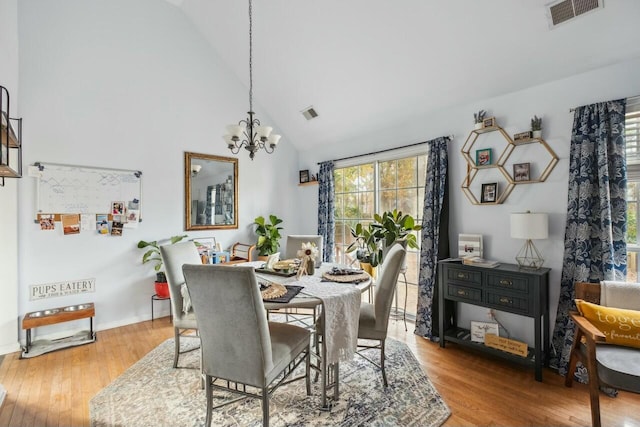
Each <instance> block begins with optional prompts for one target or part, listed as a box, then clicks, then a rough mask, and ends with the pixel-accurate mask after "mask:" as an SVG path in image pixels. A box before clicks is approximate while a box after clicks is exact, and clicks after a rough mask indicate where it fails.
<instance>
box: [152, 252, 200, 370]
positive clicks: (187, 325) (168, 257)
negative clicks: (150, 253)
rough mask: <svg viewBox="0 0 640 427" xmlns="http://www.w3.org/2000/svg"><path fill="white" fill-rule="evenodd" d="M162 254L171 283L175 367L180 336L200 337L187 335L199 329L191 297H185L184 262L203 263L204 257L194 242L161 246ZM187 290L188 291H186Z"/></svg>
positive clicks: (175, 366)
mask: <svg viewBox="0 0 640 427" xmlns="http://www.w3.org/2000/svg"><path fill="white" fill-rule="evenodd" d="M160 255H161V256H162V262H163V263H164V267H165V271H166V274H167V282H168V283H169V297H170V299H171V314H172V315H173V333H174V336H175V351H174V356H173V367H174V368H177V367H178V359H179V357H180V354H181V353H180V337H185V338H198V336H197V335H195V336H194V335H186V332H188V331H190V330H194V331H196V333H197V331H198V324H197V322H196V316H195V314H194V313H193V310H192V309H191V302H190V299H189V298H188V294H185V295H187V298H185V297H183V287H182V285H183V284H184V276H183V275H182V265H183V264H201V263H202V259H201V258H200V254H199V253H198V249H197V248H196V246H195V245H194V244H193V242H191V241H188V242H181V243H176V244H174V245H163V246H160ZM185 292H186V291H185Z"/></svg>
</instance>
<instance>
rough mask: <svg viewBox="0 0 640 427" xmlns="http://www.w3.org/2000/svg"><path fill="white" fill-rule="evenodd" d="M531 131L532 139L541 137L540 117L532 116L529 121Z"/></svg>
mask: <svg viewBox="0 0 640 427" xmlns="http://www.w3.org/2000/svg"><path fill="white" fill-rule="evenodd" d="M531 130H532V131H533V137H534V138H541V137H542V117H538V116H533V118H532V119H531Z"/></svg>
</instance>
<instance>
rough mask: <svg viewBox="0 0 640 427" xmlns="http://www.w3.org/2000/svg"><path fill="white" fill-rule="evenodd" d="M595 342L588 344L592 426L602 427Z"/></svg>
mask: <svg viewBox="0 0 640 427" xmlns="http://www.w3.org/2000/svg"><path fill="white" fill-rule="evenodd" d="M595 347H596V346H595V344H594V343H593V342H591V343H587V370H588V371H589V398H590V400H591V425H592V427H600V380H599V379H598V366H597V362H596V349H595Z"/></svg>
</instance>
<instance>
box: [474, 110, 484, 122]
mask: <svg viewBox="0 0 640 427" xmlns="http://www.w3.org/2000/svg"><path fill="white" fill-rule="evenodd" d="M485 114H487V112H486V111H484V110H480V111H478V112H477V113H473V122H474V123H482V121H483V120H484V116H485Z"/></svg>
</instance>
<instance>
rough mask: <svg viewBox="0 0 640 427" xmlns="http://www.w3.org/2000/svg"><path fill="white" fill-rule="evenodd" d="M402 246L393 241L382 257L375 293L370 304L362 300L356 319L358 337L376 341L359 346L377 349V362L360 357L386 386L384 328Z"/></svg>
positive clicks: (387, 322)
mask: <svg viewBox="0 0 640 427" xmlns="http://www.w3.org/2000/svg"><path fill="white" fill-rule="evenodd" d="M405 255H406V249H405V248H403V247H402V245H401V244H398V243H395V244H394V245H393V246H392V247H391V248H390V249H389V252H388V253H387V256H386V257H385V259H384V268H383V269H382V273H381V274H380V277H379V278H378V282H377V284H376V292H375V296H374V301H373V304H370V303H366V302H363V303H362V304H361V305H360V318H359V321H358V338H360V339H366V340H377V341H379V344H377V345H373V346H372V345H358V347H359V348H361V349H371V348H377V349H379V350H380V364H377V363H375V362H373V361H372V360H371V359H369V358H367V357H366V356H364V355H363V354H362V353H361V352H359V353H358V354H360V355H361V356H363V357H364V358H365V359H366V360H368V361H370V362H371V363H374V364H375V365H376V366H378V367H379V368H380V370H381V371H382V381H383V383H384V386H385V387H387V386H388V383H387V374H386V371H385V367H384V359H385V354H384V348H385V340H386V339H387V329H388V325H389V314H390V312H391V305H392V303H393V294H394V292H395V288H396V283H397V282H398V276H399V275H400V271H401V270H402V265H403V262H404V257H405Z"/></svg>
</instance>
